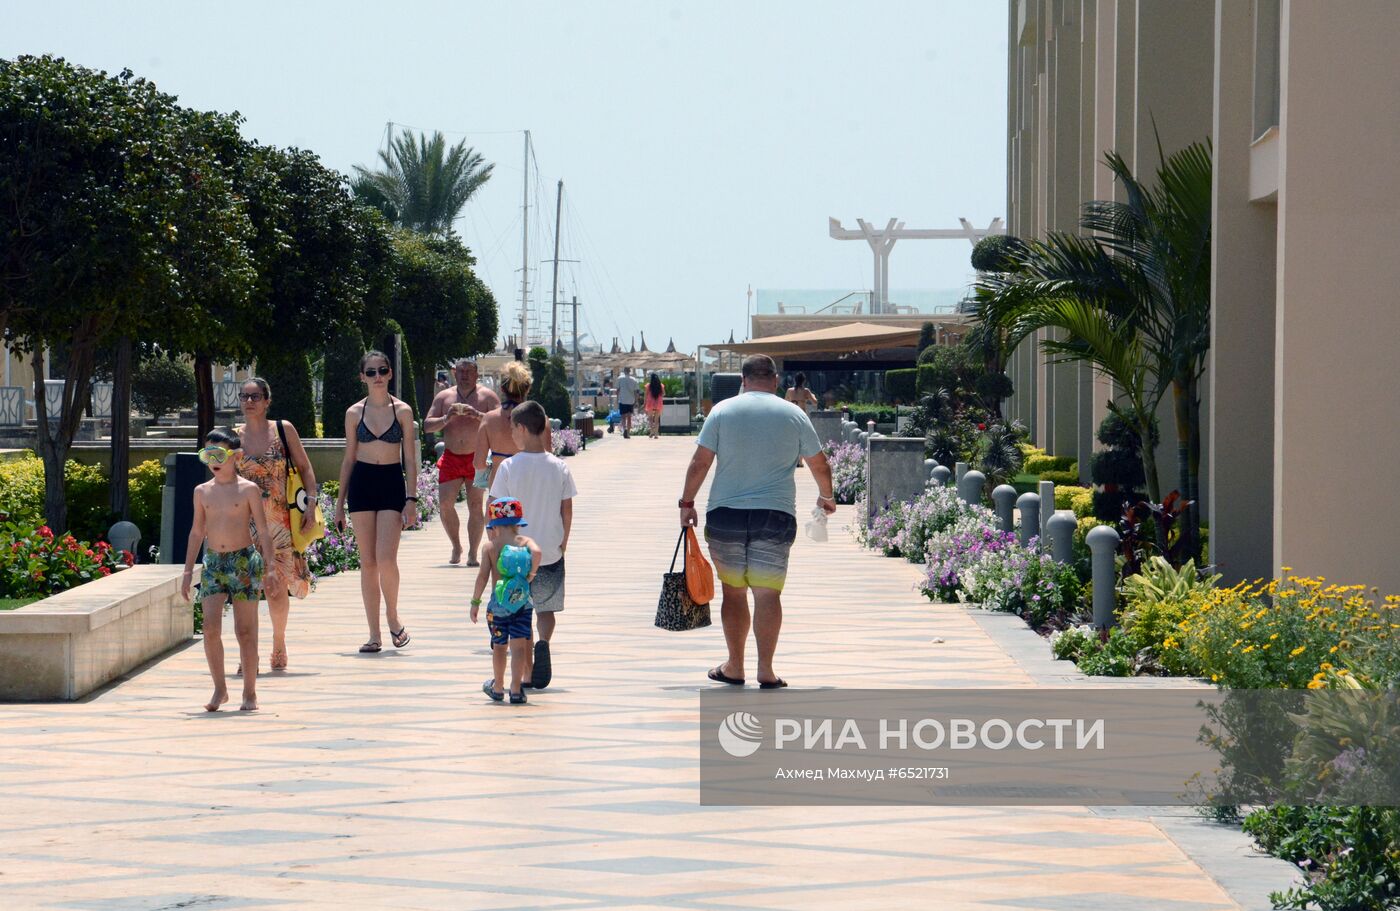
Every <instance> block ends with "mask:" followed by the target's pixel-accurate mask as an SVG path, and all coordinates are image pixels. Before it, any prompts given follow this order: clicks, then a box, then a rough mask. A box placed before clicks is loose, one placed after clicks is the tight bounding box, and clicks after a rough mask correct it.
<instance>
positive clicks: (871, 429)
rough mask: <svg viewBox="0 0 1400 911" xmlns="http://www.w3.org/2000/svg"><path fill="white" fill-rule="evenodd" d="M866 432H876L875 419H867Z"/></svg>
mask: <svg viewBox="0 0 1400 911" xmlns="http://www.w3.org/2000/svg"><path fill="white" fill-rule="evenodd" d="M865 432H866V433H870V434H873V433H874V432H875V422H874V421H866V422H865Z"/></svg>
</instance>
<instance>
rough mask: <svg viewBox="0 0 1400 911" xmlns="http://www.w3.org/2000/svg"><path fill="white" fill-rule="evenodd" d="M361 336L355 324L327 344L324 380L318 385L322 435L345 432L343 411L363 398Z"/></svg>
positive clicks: (362, 345) (334, 435) (336, 434)
mask: <svg viewBox="0 0 1400 911" xmlns="http://www.w3.org/2000/svg"><path fill="white" fill-rule="evenodd" d="M364 353H365V340H364V336H363V335H361V334H360V330H359V329H356V328H354V327H350V328H348V329H344V330H342V331H341V332H340V333H339V334H337V335H336V337H335V338H334V339H332V340H331V343H330V345H328V346H327V347H326V366H325V381H324V384H323V385H322V387H321V425H322V426H323V427H324V428H325V435H327V436H332V437H340V436H344V435H345V412H346V411H348V410H349V409H350V406H351V405H353V404H355V403H356V402H358V401H359V400H360V399H362V398H364V395H365V387H364V385H363V384H362V383H361V382H360V371H359V366H360V358H361V357H362V356H363V355H364Z"/></svg>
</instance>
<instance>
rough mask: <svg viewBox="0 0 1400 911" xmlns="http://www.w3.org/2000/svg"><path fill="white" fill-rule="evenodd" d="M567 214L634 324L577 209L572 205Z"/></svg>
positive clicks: (620, 304) (633, 318)
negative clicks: (573, 221) (576, 226)
mask: <svg viewBox="0 0 1400 911" xmlns="http://www.w3.org/2000/svg"><path fill="white" fill-rule="evenodd" d="M569 214H570V215H571V216H572V217H573V219H574V220H575V222H576V223H577V225H578V228H579V233H580V235H581V237H582V239H583V241H584V242H585V243H586V244H587V246H588V248H589V249H590V250H592V251H593V256H594V257H595V258H597V260H598V266H599V267H600V268H601V269H602V270H603V275H604V277H606V278H607V280H608V284H609V285H611V286H612V289H613V293H614V294H615V295H616V297H617V303H618V306H620V307H621V308H622V312H623V313H624V314H625V315H626V317H627V319H628V321H629V322H631V323H633V324H634V325H636V324H637V319H636V317H634V316H633V315H632V310H631V308H629V307H628V306H627V303H626V301H624V300H623V297H622V291H621V290H620V289H619V288H618V287H617V282H616V281H614V280H613V277H612V273H611V272H609V271H608V264H607V263H606V262H605V261H604V260H603V258H602V256H601V255H600V254H599V252H598V245H597V244H596V243H595V242H594V241H593V236H592V235H591V234H589V233H588V226H587V225H585V224H584V223H583V219H582V218H581V217H580V216H579V214H578V210H577V209H575V208H573V207H572V206H571V207H570V210H569Z"/></svg>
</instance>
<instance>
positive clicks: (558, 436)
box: [554, 427, 583, 457]
mask: <svg viewBox="0 0 1400 911" xmlns="http://www.w3.org/2000/svg"><path fill="white" fill-rule="evenodd" d="M581 449H583V434H581V433H579V432H578V431H577V430H574V429H572V428H569V427H565V428H564V429H562V430H556V431H554V454H555V455H557V456H561V457H562V456H572V455H578V453H579V451H580V450H581Z"/></svg>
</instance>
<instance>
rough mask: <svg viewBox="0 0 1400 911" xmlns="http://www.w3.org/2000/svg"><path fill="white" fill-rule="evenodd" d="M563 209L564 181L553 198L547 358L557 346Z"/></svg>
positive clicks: (551, 355)
mask: <svg viewBox="0 0 1400 911" xmlns="http://www.w3.org/2000/svg"><path fill="white" fill-rule="evenodd" d="M563 207H564V181H562V180H560V181H559V189H558V191H557V193H556V194H555V197H554V291H553V293H552V294H550V302H549V356H550V357H553V356H554V349H555V348H556V347H557V346H558V345H559V215H560V213H562V212H563Z"/></svg>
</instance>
